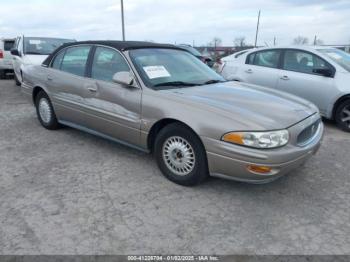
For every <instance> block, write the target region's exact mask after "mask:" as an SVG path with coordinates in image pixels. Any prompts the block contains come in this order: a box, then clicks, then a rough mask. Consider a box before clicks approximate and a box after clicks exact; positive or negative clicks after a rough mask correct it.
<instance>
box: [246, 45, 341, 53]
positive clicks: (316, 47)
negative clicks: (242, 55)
mask: <svg viewBox="0 0 350 262" xmlns="http://www.w3.org/2000/svg"><path fill="white" fill-rule="evenodd" d="M332 48H336V47H335V46H319V45H288V46H271V47H259V48H255V49H251V50H249V52H247V54H248V53H253V52H255V51H262V50H271V49H299V50H305V51H312V52H315V51H317V50H320V49H332Z"/></svg>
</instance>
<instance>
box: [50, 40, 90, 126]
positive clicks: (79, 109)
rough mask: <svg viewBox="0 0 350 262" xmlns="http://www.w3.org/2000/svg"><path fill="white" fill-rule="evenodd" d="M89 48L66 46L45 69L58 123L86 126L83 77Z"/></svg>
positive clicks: (85, 80) (86, 91) (86, 86)
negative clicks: (64, 122) (46, 69)
mask: <svg viewBox="0 0 350 262" xmlns="http://www.w3.org/2000/svg"><path fill="white" fill-rule="evenodd" d="M90 50H92V46H91V45H79V46H73V47H68V48H66V49H63V50H62V51H61V52H59V53H58V54H57V55H56V56H55V57H54V59H53V61H52V63H51V65H50V66H49V68H48V73H47V75H46V77H47V79H46V83H47V86H48V91H49V95H50V97H51V100H52V103H53V105H54V108H55V112H56V114H57V117H58V118H59V120H60V121H66V122H70V123H73V124H77V125H80V126H86V124H87V123H86V117H85V115H86V113H87V111H88V110H87V109H86V107H85V105H84V99H85V97H86V96H87V95H88V94H89V92H90V91H89V88H90V81H91V80H90V79H88V78H86V74H87V63H88V59H89V55H90Z"/></svg>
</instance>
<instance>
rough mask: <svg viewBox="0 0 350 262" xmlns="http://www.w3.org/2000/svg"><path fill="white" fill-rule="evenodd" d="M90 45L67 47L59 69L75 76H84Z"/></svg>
mask: <svg viewBox="0 0 350 262" xmlns="http://www.w3.org/2000/svg"><path fill="white" fill-rule="evenodd" d="M90 49H91V46H77V47H71V48H68V49H67V51H66V53H65V54H64V57H63V59H62V62H61V70H62V71H64V72H68V73H71V74H73V75H77V76H84V75H85V69H86V63H87V60H88V57H89V52H90Z"/></svg>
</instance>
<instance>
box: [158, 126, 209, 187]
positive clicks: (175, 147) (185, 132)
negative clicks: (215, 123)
mask: <svg viewBox="0 0 350 262" xmlns="http://www.w3.org/2000/svg"><path fill="white" fill-rule="evenodd" d="M154 154H155V157H156V160H157V163H158V166H159V168H160V170H161V171H162V172H163V174H164V176H165V177H167V178H168V179H169V180H171V181H173V182H175V183H177V184H180V185H184V186H194V185H196V184H199V183H200V182H202V181H203V180H205V178H207V177H208V165H207V158H206V153H205V149H204V146H203V145H202V142H201V141H200V139H199V138H198V136H197V135H196V134H195V133H193V132H192V131H191V130H190V129H189V128H187V127H185V126H184V125H181V124H179V123H174V124H170V125H168V126H166V127H164V128H163V129H162V130H161V131H160V132H159V134H158V136H157V138H156V141H155V150H154Z"/></svg>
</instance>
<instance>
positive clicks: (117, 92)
mask: <svg viewBox="0 0 350 262" xmlns="http://www.w3.org/2000/svg"><path fill="white" fill-rule="evenodd" d="M130 70H131V69H130V67H129V65H128V63H127V62H126V60H125V58H124V57H123V55H122V54H121V53H120V52H119V51H117V50H115V49H113V48H109V47H102V46H97V47H96V49H95V52H94V55H93V58H92V62H91V68H90V72H89V75H90V77H91V81H89V83H88V84H89V87H88V90H89V93H88V94H87V95H86V96H85V99H84V104H85V108H86V110H88V114H87V115H86V118H87V124H88V127H89V128H91V129H93V130H96V131H98V132H100V133H103V134H106V135H108V136H111V137H113V138H116V139H118V140H122V141H124V142H127V143H129V144H136V145H137V144H138V143H139V140H140V126H141V95H142V90H141V88H139V87H137V86H136V85H135V86H126V85H121V84H117V83H115V82H113V81H112V78H113V75H114V74H115V73H117V72H125V71H127V72H129V71H130Z"/></svg>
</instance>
